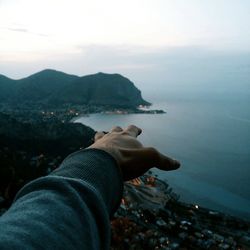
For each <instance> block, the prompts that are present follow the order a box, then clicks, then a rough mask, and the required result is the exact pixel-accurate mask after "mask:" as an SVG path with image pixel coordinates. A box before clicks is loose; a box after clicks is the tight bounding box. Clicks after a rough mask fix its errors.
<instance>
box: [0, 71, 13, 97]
mask: <svg viewBox="0 0 250 250" xmlns="http://www.w3.org/2000/svg"><path fill="white" fill-rule="evenodd" d="M16 84H17V81H15V80H12V79H10V78H8V77H6V76H4V75H0V102H2V101H7V100H8V99H9V98H10V97H12V96H13V95H14V91H15V89H16Z"/></svg>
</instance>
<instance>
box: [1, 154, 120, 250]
mask: <svg viewBox="0 0 250 250" xmlns="http://www.w3.org/2000/svg"><path fill="white" fill-rule="evenodd" d="M122 188H123V182H122V176H121V173H120V171H119V168H118V166H117V164H116V162H115V160H114V159H113V157H112V156H111V155H109V154H108V153H106V152H105V151H102V150H98V149H87V150H81V151H78V152H76V153H73V154H71V155H70V156H68V157H67V158H66V159H65V160H64V161H63V163H62V164H61V166H60V167H59V168H58V169H57V170H55V171H54V172H52V173H51V174H50V175H49V176H47V177H43V178H39V179H37V180H35V181H32V182H31V183H29V184H27V185H26V186H24V187H23V188H22V190H21V191H20V192H19V193H18V195H17V197H16V199H15V202H14V203H13V205H12V206H11V208H10V209H9V210H8V211H7V212H6V213H5V214H4V215H2V216H1V217H0V249H1V250H2V249H54V250H55V249H70V250H71V249H109V246H110V222H109V216H110V215H112V213H113V212H114V211H115V210H116V208H117V207H118V205H119V202H120V199H121V195H122Z"/></svg>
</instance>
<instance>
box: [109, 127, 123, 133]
mask: <svg viewBox="0 0 250 250" xmlns="http://www.w3.org/2000/svg"><path fill="white" fill-rule="evenodd" d="M121 131H123V129H122V128H121V127H119V126H115V127H113V128H112V129H111V130H110V132H111V133H112V132H121Z"/></svg>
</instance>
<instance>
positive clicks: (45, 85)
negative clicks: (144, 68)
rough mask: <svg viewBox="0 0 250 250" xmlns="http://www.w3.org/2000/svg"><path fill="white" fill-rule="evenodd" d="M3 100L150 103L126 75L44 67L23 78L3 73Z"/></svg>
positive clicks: (119, 104)
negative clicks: (75, 72)
mask: <svg viewBox="0 0 250 250" xmlns="http://www.w3.org/2000/svg"><path fill="white" fill-rule="evenodd" d="M0 91H1V94H0V97H2V98H1V99H0V102H16V103H23V102H32V103H45V104H58V105H60V104H65V103H70V104H88V105H107V106H114V107H137V106H139V105H150V103H148V102H146V101H145V100H143V98H142V96H141V92H140V90H139V89H137V88H136V87H135V85H134V84H133V83H132V82H131V81H130V80H129V79H127V78H125V77H123V76H121V75H119V74H105V73H98V74H94V75H88V76H83V77H78V76H74V75H68V74H65V73H63V72H58V71H55V70H44V71H41V72H39V73H36V74H34V75H31V76H29V77H27V78H23V79H21V80H11V79H9V78H6V77H4V76H0Z"/></svg>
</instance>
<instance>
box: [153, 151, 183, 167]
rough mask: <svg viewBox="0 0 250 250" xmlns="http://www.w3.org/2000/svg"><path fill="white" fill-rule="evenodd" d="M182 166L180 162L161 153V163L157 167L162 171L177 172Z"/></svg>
mask: <svg viewBox="0 0 250 250" xmlns="http://www.w3.org/2000/svg"><path fill="white" fill-rule="evenodd" d="M180 166H181V164H180V162H179V161H177V160H174V159H172V158H170V157H168V156H166V155H163V154H161V153H159V163H158V166H156V167H157V168H159V169H161V170H166V171H169V170H176V169H178V168H179V167H180Z"/></svg>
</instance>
